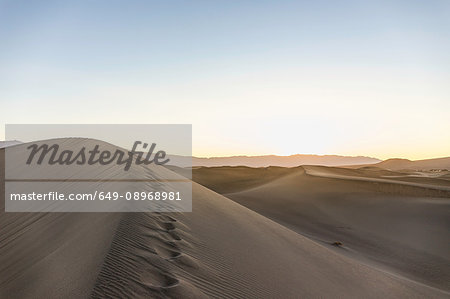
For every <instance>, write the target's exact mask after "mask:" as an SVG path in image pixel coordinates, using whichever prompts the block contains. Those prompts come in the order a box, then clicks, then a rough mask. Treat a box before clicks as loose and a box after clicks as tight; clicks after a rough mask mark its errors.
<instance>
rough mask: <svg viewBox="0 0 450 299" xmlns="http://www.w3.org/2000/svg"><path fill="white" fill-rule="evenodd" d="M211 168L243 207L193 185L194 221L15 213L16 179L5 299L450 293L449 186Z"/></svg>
mask: <svg viewBox="0 0 450 299" xmlns="http://www.w3.org/2000/svg"><path fill="white" fill-rule="evenodd" d="M79 142H84V141H82V140H80V141H79ZM17 146H18V147H20V146H23V145H17ZM3 152H4V151H3V150H2V151H1V152H0V153H1V155H0V156H2V160H1V161H0V164H1V165H2V166H3V165H4V158H3ZM133 167H135V168H139V167H145V166H142V165H140V166H133ZM1 169H3V167H1ZM198 170H199V173H200V171H205V169H198ZM213 170H214V171H216V172H217V169H213ZM111 171H112V172H113V171H114V169H113V168H112V169H111ZM134 171H135V172H136V173H139V172H140V171H142V172H144V171H147V169H135V170H134ZM208 171H209V169H206V172H205V173H204V174H203V178H202V180H200V179H199V176H197V174H196V173H197V172H196V170H194V179H195V180H198V181H199V182H200V183H201V184H203V185H205V186H210V188H212V189H216V191H217V192H223V193H226V195H227V196H229V197H230V198H232V199H233V200H234V201H233V200H231V199H229V198H227V196H224V195H220V194H218V193H216V192H215V191H212V190H210V189H208V188H207V187H205V186H201V185H200V184H198V183H193V191H192V192H193V212H191V213H5V212H4V201H5V198H4V188H5V187H4V173H2V175H1V180H2V184H1V185H2V190H0V191H1V192H0V194H1V205H2V206H1V211H0V238H1V242H0V297H1V298H10V297H14V298H61V297H65V298H84V297H95V298H149V297H150V298H152V297H153V298H201V297H213V298H299V297H302V298H317V297H322V298H339V297H340V298H380V297H382V298H425V297H426V298H446V297H448V296H449V286H448V281H450V280H449V277H450V276H449V268H448V265H449V256H448V254H449V250H448V249H449V247H448V246H449V245H448V242H446V241H447V240H448V236H449V235H448V233H449V231H448V228H449V227H448V224H449V223H448V212H449V210H448V207H449V205H448V191H447V187H448V185H445V186H440V185H439V184H431V183H429V182H426V183H425V184H426V185H427V186H428V185H429V186H428V187H427V188H425V187H423V186H414V185H407V184H402V183H401V182H400V183H399V179H398V178H396V179H392V181H393V182H392V183H387V182H371V181H370V177H371V176H370V175H367V176H363V177H364V178H363V179H362V180H354V179H353V178H352V179H345V178H335V177H328V176H330V175H339V176H345V175H347V174H345V173H344V174H343V173H336V172H337V171H336V172H335V171H334V169H333V168H325V167H299V168H293V169H283V168H273V169H272V168H269V169H256V170H255V169H247V168H232V169H231V170H230V169H226V171H227V174H223V175H222V174H221V173H220V170H219V172H218V174H217V173H216V174H215V175H208V173H207V172H208ZM242 171H244V173H242ZM344 171H354V170H344ZM261 172H267V174H263V173H261ZM308 172H312V173H313V174H309V173H308ZM110 175H114V173H111V174H110ZM230 176H231V177H230ZM372 176H377V175H374V174H372ZM243 177H246V178H248V179H247V183H243V182H242V181H243ZM221 179H224V180H225V181H221ZM380 179H381V178H380ZM207 180H209V181H207ZM233 182H235V183H233ZM384 184H386V185H387V186H388V187H386V188H387V191H388V192H384V191H383V190H384ZM220 188H223V189H220ZM219 189H220V190H219ZM421 192H423V193H424V194H421ZM334 241H340V242H342V244H343V245H342V246H338V247H337V246H333V245H330V242H334ZM408 261H409V262H410V265H408Z"/></svg>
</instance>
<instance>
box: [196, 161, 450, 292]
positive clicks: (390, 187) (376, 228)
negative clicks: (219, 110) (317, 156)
mask: <svg viewBox="0 0 450 299" xmlns="http://www.w3.org/2000/svg"><path fill="white" fill-rule="evenodd" d="M289 170H290V174H288V175H286V174H285V175H284V176H282V177H280V178H277V179H274V180H271V181H269V182H267V181H264V182H263V183H261V184H257V183H254V182H253V181H252V179H253V180H257V177H258V176H257V173H258V171H259V172H261V171H263V170H262V169H260V170H258V171H256V170H254V169H245V168H240V169H235V171H236V172H238V171H239V172H241V173H240V174H239V175H238V174H233V175H232V176H229V175H228V173H229V171H230V170H229V168H225V169H224V170H223V171H222V172H221V171H220V169H219V168H217V169H208V168H205V169H201V170H200V169H199V170H194V173H193V178H194V180H196V181H198V182H199V183H201V184H203V185H205V186H208V187H210V188H215V186H221V187H220V188H218V189H217V191H219V192H223V193H225V195H226V196H227V197H229V198H231V199H233V200H234V201H236V202H238V203H240V204H242V205H244V206H246V207H248V208H250V209H252V210H255V211H257V212H258V213H260V214H262V215H265V216H267V217H269V218H270V219H273V220H275V221H277V222H278V223H280V224H282V225H284V226H286V227H288V228H290V229H292V230H294V231H296V232H298V233H300V234H302V235H305V236H308V237H309V238H311V239H313V240H315V241H317V242H319V243H320V244H323V245H324V246H328V248H330V249H331V250H334V251H335V252H337V253H339V254H343V255H345V256H348V257H351V258H353V259H355V260H357V261H360V262H362V263H364V264H367V265H370V266H373V267H376V268H378V269H383V270H385V271H388V272H390V273H395V274H396V275H400V276H402V277H407V278H408V279H412V280H414V281H418V282H421V283H424V284H427V285H430V286H433V287H436V288H440V289H443V290H445V291H447V292H448V291H449V290H450V285H449V281H450V267H449V265H450V245H449V243H448V242H447V241H446V240H448V239H449V237H450V232H449V228H450V220H449V218H448V215H449V212H450V201H449V199H450V192H449V191H448V190H449V188H448V187H449V185H448V181H443V180H439V179H436V180H437V182H433V183H432V182H431V181H432V180H433V179H432V178H425V181H424V182H412V181H411V180H410V179H411V178H410V177H409V174H406V175H405V174H404V175H403V177H401V176H399V174H400V173H394V172H390V171H387V170H382V169H375V168H371V169H357V170H354V169H341V168H330V167H320V166H305V167H298V168H290V169H289ZM265 171H270V169H266V170H265ZM277 171H280V170H277ZM197 172H199V174H197ZM208 172H210V173H209V174H208ZM244 173H245V174H244ZM240 176H245V177H247V178H248V180H249V181H252V184H249V185H248V188H247V189H243V186H242V182H239V181H233V178H236V177H240ZM267 176H269V175H267ZM390 176H395V178H386V177H390ZM208 178H209V179H210V180H208ZM220 182H222V183H223V184H221V183H220ZM225 185H226V186H225ZM424 186H425V187H424ZM233 189H234V190H233ZM224 191H225V192H224ZM336 241H337V242H341V243H342V244H343V246H333V245H332V243H334V242H336Z"/></svg>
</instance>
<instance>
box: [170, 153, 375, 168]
mask: <svg viewBox="0 0 450 299" xmlns="http://www.w3.org/2000/svg"><path fill="white" fill-rule="evenodd" d="M170 158H171V164H173V165H177V166H181V167H187V166H189V165H190V163H191V158H188V157H182V156H171V157H170ZM379 162H381V160H379V159H376V158H371V157H363V156H358V157H349V156H337V155H324V156H321V155H301V154H298V155H291V156H276V155H267V156H231V157H212V158H198V157H193V158H192V166H193V167H196V166H206V167H215V166H248V167H267V166H281V167H295V166H299V165H322V166H343V165H361V164H375V163H379Z"/></svg>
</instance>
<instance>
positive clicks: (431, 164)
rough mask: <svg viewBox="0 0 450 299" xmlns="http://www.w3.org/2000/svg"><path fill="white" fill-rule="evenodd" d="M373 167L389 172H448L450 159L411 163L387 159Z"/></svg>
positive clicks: (405, 160)
mask: <svg viewBox="0 0 450 299" xmlns="http://www.w3.org/2000/svg"><path fill="white" fill-rule="evenodd" d="M373 166H376V167H380V168H385V169H390V170H415V171H430V170H442V169H446V170H449V171H450V157H446V158H437V159H426V160H417V161H411V160H407V159H389V160H386V161H382V162H380V163H377V164H374V165H373Z"/></svg>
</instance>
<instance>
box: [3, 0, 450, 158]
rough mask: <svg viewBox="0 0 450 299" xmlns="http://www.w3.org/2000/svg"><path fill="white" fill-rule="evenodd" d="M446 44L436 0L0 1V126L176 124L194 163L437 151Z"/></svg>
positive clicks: (443, 124) (446, 94)
mask: <svg viewBox="0 0 450 299" xmlns="http://www.w3.org/2000/svg"><path fill="white" fill-rule="evenodd" d="M449 53H450V1H422V0H421V1H415V0H406V1H206V0H205V1H144V0H143V1H111V0H109V1H19V0H11V1H2V0H0V104H1V106H0V120H1V125H2V126H3V124H5V123H192V124H193V152H194V154H195V155H197V156H223V155H235V154H247V155H257V154H280V155H289V154H295V153H316V154H343V155H369V156H375V157H378V158H389V157H405V158H410V159H420V158H431V157H439V156H450V134H449V132H450V54H449ZM3 138H4V135H3V129H2V130H0V139H3Z"/></svg>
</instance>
